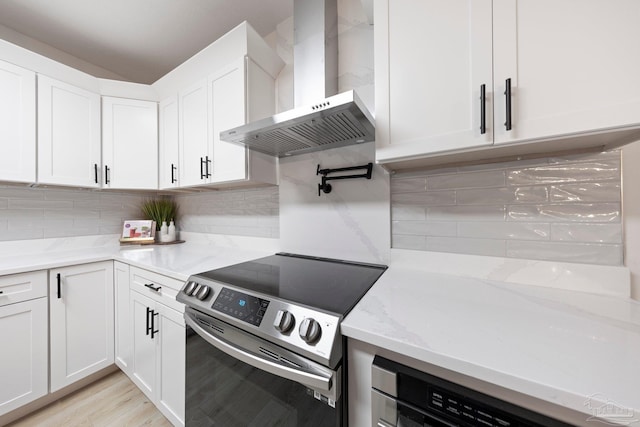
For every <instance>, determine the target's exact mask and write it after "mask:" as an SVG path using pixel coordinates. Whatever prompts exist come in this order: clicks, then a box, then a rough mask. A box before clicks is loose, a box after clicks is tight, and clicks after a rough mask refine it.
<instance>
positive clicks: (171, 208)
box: [142, 198, 178, 230]
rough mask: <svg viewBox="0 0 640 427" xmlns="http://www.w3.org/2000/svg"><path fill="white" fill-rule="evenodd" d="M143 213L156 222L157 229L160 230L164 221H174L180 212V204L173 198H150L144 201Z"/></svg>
mask: <svg viewBox="0 0 640 427" xmlns="http://www.w3.org/2000/svg"><path fill="white" fill-rule="evenodd" d="M142 213H143V214H144V215H146V217H147V218H148V219H152V220H154V221H155V222H156V229H157V230H160V226H161V225H162V222H163V221H165V222H166V223H167V224H169V221H174V220H175V218H176V214H177V213H178V204H177V203H176V202H174V201H173V200H171V199H165V198H162V199H149V200H145V201H144V202H142Z"/></svg>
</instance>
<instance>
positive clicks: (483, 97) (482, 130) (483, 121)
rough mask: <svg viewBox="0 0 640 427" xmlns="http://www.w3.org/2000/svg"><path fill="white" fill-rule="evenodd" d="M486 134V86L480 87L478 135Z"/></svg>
mask: <svg viewBox="0 0 640 427" xmlns="http://www.w3.org/2000/svg"><path fill="white" fill-rule="evenodd" d="M485 133H487V85H485V84H482V85H480V134H481V135H484V134H485Z"/></svg>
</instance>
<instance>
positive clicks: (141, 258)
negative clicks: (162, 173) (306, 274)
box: [0, 241, 275, 280]
mask: <svg viewBox="0 0 640 427" xmlns="http://www.w3.org/2000/svg"><path fill="white" fill-rule="evenodd" d="M248 247H251V246H248ZM266 249H267V248H264V247H260V246H259V245H258V247H257V249H245V248H242V247H230V246H221V245H215V244H207V242H203V241H200V242H189V241H187V242H186V243H182V244H175V245H163V246H159V245H142V246H140V245H135V246H115V245H109V246H88V247H72V248H67V247H64V245H58V244H57V243H56V244H54V245H53V246H52V247H51V248H50V249H49V250H37V251H35V250H34V251H31V252H30V253H26V254H25V253H20V254H16V255H8V254H7V252H6V251H5V252H4V253H1V254H0V275H6V274H15V273H23V272H27V271H35V270H45V269H51V268H58V267H64V266H68V265H76V264H85V263H89V262H98V261H107V260H115V261H121V262H124V263H126V264H130V265H133V266H136V267H140V268H144V269H148V270H152V271H154V272H156V273H159V274H163V275H166V276H169V277H173V278H175V279H177V280H187V278H188V277H189V276H190V275H192V274H196V273H201V272H203V271H207V270H211V269H214V268H220V267H225V266H227V265H231V264H235V263H238V262H243V261H247V260H250V259H255V258H260V257H263V256H267V255H272V254H273V253H274V252H275V251H270V250H266Z"/></svg>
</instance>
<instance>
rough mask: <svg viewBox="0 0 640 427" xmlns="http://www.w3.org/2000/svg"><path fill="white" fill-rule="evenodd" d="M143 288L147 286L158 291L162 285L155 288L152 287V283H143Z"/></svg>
mask: <svg viewBox="0 0 640 427" xmlns="http://www.w3.org/2000/svg"><path fill="white" fill-rule="evenodd" d="M144 287H145V288H149V289H152V290H154V291H156V292H160V289H162V286H158V287H157V288H154V287H153V283H147V284H146V285H144Z"/></svg>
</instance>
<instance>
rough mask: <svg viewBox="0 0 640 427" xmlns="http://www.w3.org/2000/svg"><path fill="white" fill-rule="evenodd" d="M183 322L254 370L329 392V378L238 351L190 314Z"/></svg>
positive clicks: (330, 379)
mask: <svg viewBox="0 0 640 427" xmlns="http://www.w3.org/2000/svg"><path fill="white" fill-rule="evenodd" d="M184 320H185V323H186V324H187V325H189V326H190V327H191V328H192V329H193V330H194V331H195V332H196V333H197V334H198V335H200V336H201V337H202V338H203V339H204V340H205V341H207V342H208V343H209V344H211V345H212V346H214V347H216V348H217V349H218V350H220V351H223V352H225V353H227V354H228V355H229V356H231V357H234V358H236V359H238V360H241V361H243V362H245V363H247V364H249V365H251V366H253V367H254V368H258V369H261V370H263V371H266V372H269V373H271V374H273V375H277V376H279V377H282V378H286V379H288V380H291V381H295V382H297V383H300V384H302V385H304V386H307V387H309V388H313V389H316V390H321V391H327V392H330V391H331V387H332V385H333V384H332V382H333V381H332V378H331V377H324V376H321V375H317V374H313V373H310V372H305V371H301V370H299V369H294V368H290V367H288V366H283V365H280V364H278V363H275V362H272V361H270V360H267V359H264V358H262V357H259V356H256V355H254V354H252V353H248V352H246V351H244V350H242V349H239V348H237V347H236V346H234V345H231V344H229V343H227V342H226V341H224V340H221V339H220V338H218V337H215V336H213V335H211V334H210V333H209V332H207V331H206V330H205V329H204V328H202V327H201V326H200V325H199V324H198V321H197V320H196V319H194V318H193V316H192V315H191V314H190V313H184Z"/></svg>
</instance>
